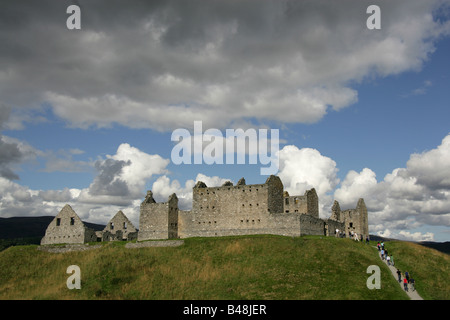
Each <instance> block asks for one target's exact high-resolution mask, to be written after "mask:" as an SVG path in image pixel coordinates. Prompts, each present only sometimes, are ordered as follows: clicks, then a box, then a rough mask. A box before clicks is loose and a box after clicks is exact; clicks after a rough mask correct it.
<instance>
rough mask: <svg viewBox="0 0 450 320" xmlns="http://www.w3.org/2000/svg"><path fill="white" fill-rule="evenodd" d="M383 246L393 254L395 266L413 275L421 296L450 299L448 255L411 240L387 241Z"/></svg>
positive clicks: (449, 262) (449, 257)
mask: <svg viewBox="0 0 450 320" xmlns="http://www.w3.org/2000/svg"><path fill="white" fill-rule="evenodd" d="M385 246H386V248H387V249H388V253H389V254H390V252H392V253H393V254H394V260H395V266H396V267H397V268H398V269H399V270H400V271H401V272H402V273H404V272H405V271H408V272H409V273H410V274H411V275H412V276H413V277H414V279H415V280H416V287H417V291H418V292H419V294H420V295H421V297H422V298H424V299H435V300H448V299H450V282H449V278H450V255H448V254H445V253H442V252H439V251H437V250H435V249H431V248H426V247H424V246H421V245H419V244H416V243H411V242H402V241H389V242H386V243H385ZM397 257H398V259H397Z"/></svg>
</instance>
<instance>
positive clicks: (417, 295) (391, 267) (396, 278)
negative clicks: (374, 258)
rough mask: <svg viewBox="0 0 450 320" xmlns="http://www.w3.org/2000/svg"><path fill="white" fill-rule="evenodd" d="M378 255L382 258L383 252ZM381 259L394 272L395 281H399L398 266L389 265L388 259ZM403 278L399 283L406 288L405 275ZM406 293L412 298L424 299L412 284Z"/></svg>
mask: <svg viewBox="0 0 450 320" xmlns="http://www.w3.org/2000/svg"><path fill="white" fill-rule="evenodd" d="M378 255H379V257H380V259H381V253H380V252H378ZM381 261H383V262H384V263H385V264H386V265H387V266H388V268H389V270H391V272H392V276H393V277H394V278H395V281H397V282H398V276H397V268H396V267H394V266H389V265H388V264H387V261H386V260H383V259H381ZM400 271H401V270H400ZM401 280H402V281H401V282H400V283H399V285H400V287H401V288H402V290H404V287H403V277H402V278H401ZM406 294H407V295H408V296H409V298H410V299H411V300H423V298H422V297H421V296H420V295H419V294H418V293H417V290H414V291H413V290H412V287H411V285H410V284H408V291H406Z"/></svg>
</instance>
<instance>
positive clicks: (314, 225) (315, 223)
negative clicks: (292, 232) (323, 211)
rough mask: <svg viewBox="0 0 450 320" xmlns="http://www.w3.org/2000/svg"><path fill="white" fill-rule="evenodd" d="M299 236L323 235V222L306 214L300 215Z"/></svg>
mask: <svg viewBox="0 0 450 320" xmlns="http://www.w3.org/2000/svg"><path fill="white" fill-rule="evenodd" d="M299 235H300V236H306V235H325V221H323V220H322V219H319V218H316V217H313V216H311V215H308V214H302V215H300V234H299Z"/></svg>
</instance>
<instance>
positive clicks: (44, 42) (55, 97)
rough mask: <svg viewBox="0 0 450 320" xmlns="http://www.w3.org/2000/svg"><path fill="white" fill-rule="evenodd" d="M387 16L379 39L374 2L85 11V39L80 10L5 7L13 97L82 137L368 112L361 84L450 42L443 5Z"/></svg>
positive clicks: (6, 72) (1, 69) (412, 6)
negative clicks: (371, 14)
mask: <svg viewBox="0 0 450 320" xmlns="http://www.w3.org/2000/svg"><path fill="white" fill-rule="evenodd" d="M378 3H379V5H380V6H381V7H382V13H383V15H382V29H381V30H378V31H377V32H370V31H369V30H367V28H366V27H365V22H366V19H367V14H366V8H367V6H368V5H369V4H372V3H370V2H368V1H360V0H353V1H350V0H347V1H268V0H264V1H256V0H253V1H228V0H221V1H143V0H132V1H127V2H126V3H124V2H123V1H78V3H77V4H79V6H80V7H81V30H76V31H75V30H68V29H67V28H66V19H67V17H68V15H67V14H66V8H67V6H68V5H70V4H73V2H71V1H20V2H17V1H4V2H2V4H1V10H0V21H1V22H0V42H1V43H2V46H1V48H0V97H1V100H2V101H3V103H5V104H6V105H8V106H10V107H13V108H23V107H28V108H34V107H36V106H39V105H40V104H41V103H43V102H48V103H49V104H50V105H51V106H52V107H53V111H54V112H55V114H56V115H57V116H59V117H61V118H63V119H64V120H66V121H68V122H69V123H70V124H72V125H73V126H78V127H87V126H92V125H94V126H95V125H96V126H109V125H111V124H113V123H120V124H122V125H125V126H129V127H146V128H154V129H158V130H172V129H174V128H178V127H180V126H184V127H186V126H188V125H191V124H192V123H193V121H194V120H203V121H204V122H205V124H207V125H211V126H213V127H220V128H223V127H226V126H227V125H229V124H230V123H233V122H234V121H241V120H242V119H243V120H244V121H251V120H252V119H255V118H256V119H257V120H261V121H265V120H268V119H271V120H277V121H283V122H303V123H310V122H315V121H318V120H320V119H321V118H322V117H324V116H325V115H326V114H327V112H328V109H329V108H330V107H332V108H334V109H336V110H338V109H341V108H344V107H348V106H350V105H352V104H353V103H355V102H356V101H357V92H356V91H355V90H354V89H352V88H351V87H350V86H349V85H348V83H349V82H352V81H361V80H363V79H364V78H365V77H367V76H369V75H370V76H374V75H380V76H386V75H391V74H397V73H401V72H404V71H408V70H412V69H417V68H420V67H421V65H422V63H423V61H425V60H426V59H427V57H428V55H429V54H430V53H431V52H432V51H433V50H434V46H433V43H434V41H435V40H436V39H437V38H439V36H441V35H443V34H448V32H449V29H450V27H449V25H448V24H445V23H444V24H440V23H438V22H437V21H432V20H430V19H428V16H427V15H429V14H431V13H432V11H433V10H434V9H436V7H437V4H439V3H441V2H439V1H422V0H414V1H412V0H411V1H395V2H394V1H378ZM411 21H414V23H411ZM374 72H375V73H374Z"/></svg>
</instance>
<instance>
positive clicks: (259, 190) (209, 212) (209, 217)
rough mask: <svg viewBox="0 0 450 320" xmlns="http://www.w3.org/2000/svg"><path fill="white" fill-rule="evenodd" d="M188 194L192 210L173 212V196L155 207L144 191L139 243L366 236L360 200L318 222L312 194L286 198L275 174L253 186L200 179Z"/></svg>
mask: <svg viewBox="0 0 450 320" xmlns="http://www.w3.org/2000/svg"><path fill="white" fill-rule="evenodd" d="M192 196H193V199H192V209H191V210H189V211H184V210H179V209H178V198H177V196H176V194H172V195H171V196H170V197H169V199H168V201H167V202H164V203H157V202H156V201H155V200H154V199H153V196H152V193H151V191H149V192H148V193H147V197H146V198H145V200H144V201H143V202H142V204H141V208H140V218H139V220H140V231H139V235H138V240H139V241H142V240H150V239H171V238H187V237H214V236H228V235H248V234H276V235H285V236H301V235H331V236H334V235H335V232H336V230H337V229H338V230H340V231H343V232H344V233H345V234H346V235H347V236H348V235H349V234H350V232H351V231H353V232H355V233H357V234H358V235H360V236H361V237H362V238H365V237H366V236H368V235H369V227H368V219H367V209H366V207H365V204H364V200H363V199H360V201H359V202H358V205H357V207H356V209H351V210H345V211H342V212H341V211H340V209H339V214H338V215H336V214H332V216H331V217H330V218H329V219H326V220H324V219H320V218H319V198H318V196H317V193H316V190H315V189H314V188H313V189H311V190H307V191H306V192H305V194H304V195H302V196H290V195H289V194H288V193H287V192H284V190H283V183H282V182H281V179H280V178H279V177H277V176H270V177H269V178H268V179H267V180H266V182H265V183H264V184H253V185H246V184H245V180H244V179H241V180H239V182H238V183H237V184H236V185H233V184H232V183H231V182H229V181H228V182H225V183H224V184H223V185H222V186H220V187H208V186H207V185H206V184H205V183H203V182H201V181H199V182H197V184H196V185H195V186H194V188H193V190H192ZM333 208H334V207H333Z"/></svg>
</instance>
